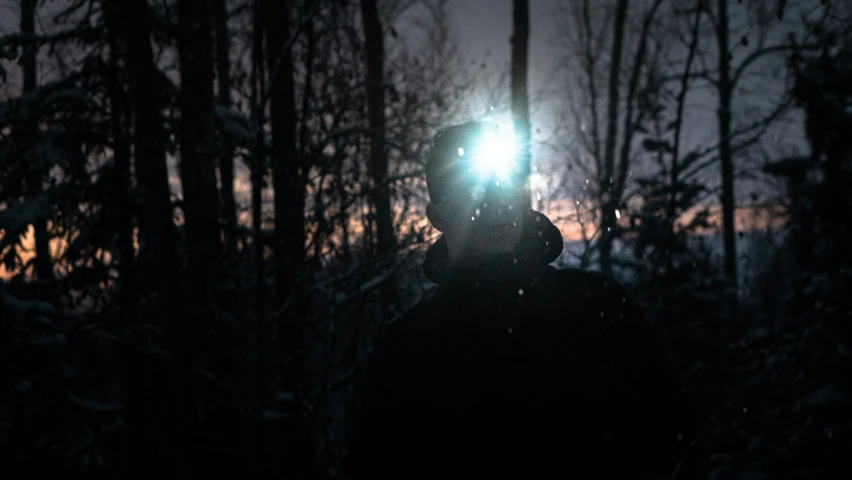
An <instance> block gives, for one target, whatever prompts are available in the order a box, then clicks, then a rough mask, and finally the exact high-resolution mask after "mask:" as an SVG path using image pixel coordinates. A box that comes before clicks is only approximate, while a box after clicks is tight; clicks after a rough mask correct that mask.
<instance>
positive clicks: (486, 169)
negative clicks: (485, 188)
mask: <svg viewBox="0 0 852 480" xmlns="http://www.w3.org/2000/svg"><path fill="white" fill-rule="evenodd" d="M517 150H518V147H517V143H516V142H515V136H514V134H513V133H512V129H511V128H505V127H498V130H496V131H488V132H485V133H484V134H483V136H482V138H481V139H480V140H479V144H478V145H477V148H476V152H475V153H474V154H473V156H472V159H471V160H472V163H473V170H474V171H475V172H476V173H477V174H478V175H479V176H480V178H481V179H482V180H486V179H488V178H490V177H492V176H494V177H497V178H498V179H500V180H504V181H506V180H509V179H511V175H512V173H513V171H514V170H515V168H516V164H515V163H516V159H517Z"/></svg>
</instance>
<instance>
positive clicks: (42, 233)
mask: <svg viewBox="0 0 852 480" xmlns="http://www.w3.org/2000/svg"><path fill="white" fill-rule="evenodd" d="M35 11H36V0H21V33H23V34H35ZM37 57H38V47H37V46H35V45H30V46H27V47H26V48H25V49H24V52H23V54H22V55H21V67H22V68H23V76H24V84H23V91H24V92H29V91H31V90H35V88H36V86H37V75H38V71H37V67H36V60H37ZM28 130H29V131H28V132H27V134H28V135H32V138H33V139H34V140H35V139H36V136H37V134H38V126H37V125H35V124H33V125H30V126H29V128H28ZM45 177H46V174H45V172H38V173H36V174H35V175H33V178H32V180H31V181H30V189H31V190H32V192H33V194H37V193H40V192H41V191H42V190H43V189H44V181H45ZM33 230H34V234H35V274H36V278H38V279H39V280H50V279H51V278H53V262H52V261H51V259H50V237H49V236H48V231H47V219H46V218H39V219H38V220H36V221H35V223H34V224H33Z"/></svg>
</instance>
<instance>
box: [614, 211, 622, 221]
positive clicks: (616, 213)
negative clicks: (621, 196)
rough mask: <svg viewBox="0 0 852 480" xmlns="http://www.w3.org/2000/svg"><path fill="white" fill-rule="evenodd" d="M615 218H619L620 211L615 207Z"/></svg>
mask: <svg viewBox="0 0 852 480" xmlns="http://www.w3.org/2000/svg"><path fill="white" fill-rule="evenodd" d="M615 219H616V220H619V219H621V212H619V211H618V209H617V208H616V209H615Z"/></svg>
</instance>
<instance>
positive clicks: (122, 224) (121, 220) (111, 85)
mask: <svg viewBox="0 0 852 480" xmlns="http://www.w3.org/2000/svg"><path fill="white" fill-rule="evenodd" d="M104 14H105V16H106V19H107V27H108V32H109V33H108V35H109V50H110V51H109V73H108V74H107V76H108V80H107V89H108V91H109V104H110V129H111V130H112V151H113V175H114V176H113V180H112V189H113V190H112V192H111V193H110V205H108V206H107V210H108V212H109V213H108V214H109V216H110V218H111V219H112V222H113V223H115V224H116V229H117V231H118V246H117V247H118V248H117V253H118V255H117V258H118V262H119V265H120V268H121V269H122V270H121V274H120V278H121V284H122V287H121V297H122V300H121V304H122V305H123V306H126V307H130V305H131V304H130V298H131V297H132V296H133V294H134V292H136V291H137V290H138V287H136V286H134V285H133V279H134V276H135V275H134V272H132V271H131V270H132V266H133V263H134V260H135V258H134V257H135V253H136V252H135V247H134V246H133V213H134V212H133V208H132V207H133V206H132V199H131V197H130V177H131V172H130V138H129V132H128V128H129V126H130V122H129V118H128V109H127V97H126V95H125V91H124V87H123V85H122V76H121V67H120V59H121V51H120V45H121V41H120V39H119V36H120V32H121V30H120V27H119V25H117V19H116V11H115V7H114V5H107V6H106V8H105V9H104Z"/></svg>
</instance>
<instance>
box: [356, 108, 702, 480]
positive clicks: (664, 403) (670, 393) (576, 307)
mask: <svg viewBox="0 0 852 480" xmlns="http://www.w3.org/2000/svg"><path fill="white" fill-rule="evenodd" d="M507 139H508V136H507V135H506V134H505V132H501V131H499V129H497V127H495V126H493V125H490V124H486V123H467V124H463V125H459V126H455V127H450V128H448V129H445V130H442V131H441V132H439V133H438V135H437V136H436V138H435V141H434V143H433V145H432V149H431V152H430V158H429V162H428V165H427V171H426V179H427V183H428V189H429V196H430V199H431V200H432V203H430V204H429V206H428V209H427V214H428V217H429V220H430V221H431V222H432V225H434V226H435V228H437V229H438V230H440V231H441V232H443V236H442V237H441V238H440V239H439V240H438V241H436V242H435V244H434V245H432V246H431V248H430V250H429V252H428V254H427V256H426V260H425V263H424V269H425V272H426V274H427V276H428V277H429V278H430V279H431V280H432V281H433V282H435V283H437V284H438V288H437V289H435V290H434V292H432V294H431V295H430V296H429V297H428V298H426V299H424V300H423V301H421V302H420V303H419V304H417V305H415V306H414V307H412V308H411V309H410V310H409V311H408V312H407V313H406V314H404V315H403V316H402V317H401V318H399V319H398V320H396V321H395V322H393V323H392V324H391V325H390V326H389V327H388V328H387V329H386V330H385V331H384V332H383V333H382V334H381V335H380V336H379V339H378V341H377V343H376V345H375V347H374V349H373V351H372V354H371V356H370V358H369V361H368V364H367V368H366V379H365V385H364V388H363V391H362V396H361V404H360V413H359V415H358V418H357V420H356V427H355V434H354V438H353V440H352V442H351V447H350V456H349V459H348V461H347V470H348V472H347V473H348V476H349V478H394V479H409V478H486V479H492V478H519V479H529V478H642V477H643V476H657V475H659V476H663V477H666V478H668V477H670V476H671V473H672V471H673V470H675V468H676V466H677V464H678V462H679V460H680V458H681V456H682V455H683V452H684V451H685V449H686V446H687V443H688V442H689V440H690V437H691V434H692V420H691V417H690V415H689V413H688V412H689V408H688V407H687V405H686V402H685V401H684V400H683V399H682V398H681V395H680V391H679V389H678V386H677V382H676V381H675V378H674V376H673V375H672V373H671V372H670V371H669V369H668V368H667V365H666V361H665V358H664V357H663V356H662V355H661V353H660V352H659V351H658V350H657V349H656V348H655V345H654V341H653V339H652V337H651V335H650V333H649V331H648V330H647V329H646V327H645V326H644V325H643V323H642V320H641V319H640V316H639V314H638V313H637V310H636V308H635V307H634V305H633V304H632V303H631V301H630V300H629V299H628V298H627V297H626V294H625V291H624V289H623V288H622V286H621V285H619V284H618V283H616V282H615V281H613V280H611V279H609V278H607V277H605V276H603V275H602V274H599V273H593V272H585V271H581V270H576V269H561V270H557V269H555V268H553V267H552V266H550V265H549V263H550V262H552V261H554V260H555V259H556V258H557V257H558V256H559V254H560V252H561V251H562V247H563V244H562V236H561V234H560V233H559V230H558V229H557V228H556V227H555V226H554V225H553V224H552V223H551V222H550V221H549V220H548V219H547V217H545V216H544V215H542V214H541V213H537V212H534V211H531V210H524V208H523V207H522V204H523V203H522V198H523V195H524V193H523V192H524V189H523V188H522V187H521V186H520V185H518V182H517V179H516V178H514V175H515V174H516V172H515V171H514V170H513V160H514V155H513V151H512V149H511V147H510V145H509V144H508V142H507V141H506V140H507Z"/></svg>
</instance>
